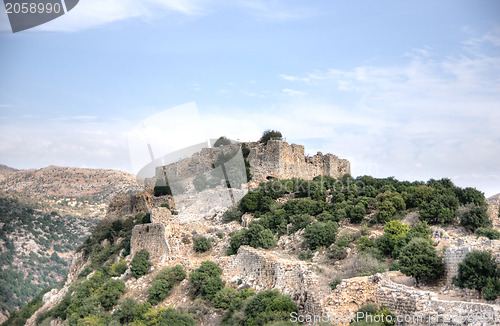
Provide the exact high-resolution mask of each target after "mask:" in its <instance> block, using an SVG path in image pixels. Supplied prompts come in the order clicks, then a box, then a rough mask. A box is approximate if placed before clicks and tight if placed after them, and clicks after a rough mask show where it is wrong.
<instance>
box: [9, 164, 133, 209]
mask: <svg viewBox="0 0 500 326" xmlns="http://www.w3.org/2000/svg"><path fill="white" fill-rule="evenodd" d="M0 174H1V175H3V176H4V178H3V179H2V178H1V177H0V190H3V191H5V192H7V193H12V192H16V193H21V194H25V195H27V196H29V197H31V198H33V197H36V198H40V197H47V196H55V197H77V198H81V199H87V200H92V201H95V202H106V203H107V202H109V200H111V198H112V197H113V196H114V195H116V194H119V193H130V192H136V191H140V190H142V188H141V187H140V186H139V185H138V184H137V182H136V178H135V176H134V175H133V174H130V173H127V172H123V171H117V170H110V169H83V168H68V167H58V166H49V167H46V168H42V169H30V170H21V171H18V170H15V169H12V168H9V167H6V166H2V167H1V168H0Z"/></svg>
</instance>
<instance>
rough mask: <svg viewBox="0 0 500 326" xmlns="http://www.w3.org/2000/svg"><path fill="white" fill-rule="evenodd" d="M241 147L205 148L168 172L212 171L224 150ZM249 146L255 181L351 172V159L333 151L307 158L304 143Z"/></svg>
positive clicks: (160, 173)
mask: <svg viewBox="0 0 500 326" xmlns="http://www.w3.org/2000/svg"><path fill="white" fill-rule="evenodd" d="M239 146H240V145H239V144H235V145H229V146H222V147H217V148H211V149H209V148H204V149H202V150H201V151H199V152H197V153H195V154H193V155H192V156H191V157H188V158H185V159H182V160H180V161H178V162H176V163H172V164H169V165H167V166H166V172H167V175H168V176H172V177H174V178H177V179H179V180H183V179H186V178H190V177H194V176H196V175H197V174H200V173H204V172H207V171H210V170H211V169H212V164H213V162H214V158H215V157H217V156H218V155H219V154H220V153H224V154H227V153H230V152H234V151H235V150H239ZM247 146H248V148H249V149H250V154H249V155H248V161H249V163H250V172H251V173H252V175H253V178H254V180H265V178H266V177H268V176H272V177H275V178H281V179H283V178H292V177H297V178H302V179H306V180H311V179H312V178H314V177H315V176H318V175H329V176H332V177H335V178H338V177H341V176H343V175H344V174H346V173H351V167H350V163H349V161H347V160H345V159H339V158H338V157H337V156H335V155H332V154H326V155H323V154H322V153H320V152H318V154H316V155H314V156H312V157H306V156H305V152H304V146H302V145H296V144H291V145H290V144H288V143H287V142H284V141H281V140H269V141H268V142H267V143H265V144H261V143H257V142H252V143H247ZM240 153H241V152H240ZM163 175H164V170H163V167H158V168H157V169H156V177H157V178H163Z"/></svg>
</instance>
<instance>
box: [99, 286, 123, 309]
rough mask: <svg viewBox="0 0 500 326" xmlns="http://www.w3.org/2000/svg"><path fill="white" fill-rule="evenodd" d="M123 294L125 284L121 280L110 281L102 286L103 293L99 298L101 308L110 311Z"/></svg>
mask: <svg viewBox="0 0 500 326" xmlns="http://www.w3.org/2000/svg"><path fill="white" fill-rule="evenodd" d="M124 292H125V282H123V281H122V280H113V279H110V280H109V281H107V282H106V284H105V285H104V287H103V292H102V294H101V295H100V297H99V301H100V303H101V306H102V307H103V308H104V309H106V310H111V308H113V306H114V305H115V304H116V303H117V302H118V299H119V298H120V297H121V295H122V294H123V293H124Z"/></svg>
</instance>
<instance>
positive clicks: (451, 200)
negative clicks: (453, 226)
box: [420, 194, 459, 224]
mask: <svg viewBox="0 0 500 326" xmlns="http://www.w3.org/2000/svg"><path fill="white" fill-rule="evenodd" d="M458 205H459V201H458V199H457V198H456V196H455V195H454V194H441V195H438V196H435V197H434V199H433V200H432V201H431V202H430V203H425V204H423V205H422V206H420V219H421V220H422V221H427V222H428V223H430V224H437V223H441V224H446V223H450V222H451V221H453V218H454V217H455V212H456V210H457V208H458Z"/></svg>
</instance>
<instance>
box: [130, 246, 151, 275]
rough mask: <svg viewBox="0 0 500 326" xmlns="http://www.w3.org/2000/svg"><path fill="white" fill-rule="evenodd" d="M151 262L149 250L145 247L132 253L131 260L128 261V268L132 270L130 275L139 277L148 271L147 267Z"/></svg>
mask: <svg viewBox="0 0 500 326" xmlns="http://www.w3.org/2000/svg"><path fill="white" fill-rule="evenodd" d="M152 265H153V264H152V263H151V262H150V261H149V252H148V251H147V250H146V249H142V250H140V251H139V252H137V253H136V254H135V255H134V258H132V262H131V263H130V270H131V271H132V276H133V277H135V278H140V277H141V276H143V275H146V274H147V273H148V270H149V267H151V266H152Z"/></svg>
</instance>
